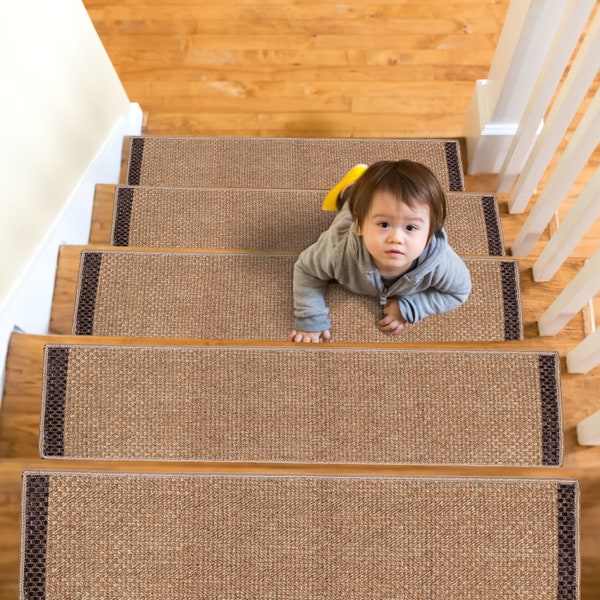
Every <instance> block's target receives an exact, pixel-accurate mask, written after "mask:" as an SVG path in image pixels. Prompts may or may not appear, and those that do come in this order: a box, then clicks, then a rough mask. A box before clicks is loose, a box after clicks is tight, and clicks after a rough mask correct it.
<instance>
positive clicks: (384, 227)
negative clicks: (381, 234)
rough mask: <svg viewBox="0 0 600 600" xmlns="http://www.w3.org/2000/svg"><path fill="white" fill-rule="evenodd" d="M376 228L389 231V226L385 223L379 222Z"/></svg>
mask: <svg viewBox="0 0 600 600" xmlns="http://www.w3.org/2000/svg"><path fill="white" fill-rule="evenodd" d="M377 226H378V227H381V228H382V229H389V227H390V224H389V223H388V222H387V221H381V222H380V223H378V224H377Z"/></svg>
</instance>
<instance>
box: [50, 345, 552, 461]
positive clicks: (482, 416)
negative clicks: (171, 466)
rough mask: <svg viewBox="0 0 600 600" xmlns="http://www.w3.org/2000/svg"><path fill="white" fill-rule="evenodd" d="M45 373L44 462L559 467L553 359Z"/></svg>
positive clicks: (87, 367) (376, 360)
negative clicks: (85, 460)
mask: <svg viewBox="0 0 600 600" xmlns="http://www.w3.org/2000/svg"><path fill="white" fill-rule="evenodd" d="M399 365H402V367H401V368H398V366H399ZM354 373H360V374H366V373H368V379H366V378H365V377H363V376H358V377H357V376H354V375H353V374H354ZM43 374H44V375H43V388H42V390H43V391H42V414H43V416H42V419H41V435H40V452H41V455H42V457H44V458H60V459H62V458H71V459H88V460H89V459H95V460H98V459H101V460H154V461H161V460H170V461H181V460H183V461H205V462H245V463H253V462H264V463H269V462H270V463H339V464H343V463H363V464H426V465H427V464H430V465H436V464H437V465H442V464H449V465H459V464H460V465H495V466H498V465H501V466H530V467H539V466H558V465H560V464H562V446H563V444H562V430H561V426H562V408H561V398H560V369H559V358H558V354H557V353H555V352H527V351H510V350H506V351H500V350H497V351H468V350H466V349H463V350H461V351H455V350H439V349H429V350H426V349H407V348H403V349H398V348H396V349H389V348H388V349H374V348H334V347H332V346H331V345H320V346H316V345H315V346H292V347H290V346H289V345H276V344H273V345H270V346H268V347H267V346H264V345H263V346H259V345H252V344H247V345H245V346H241V345H239V346H235V347H232V346H198V347H190V346H187V347H181V346H179V347H175V346H160V345H152V346H141V345H119V346H113V345H105V344H94V345H92V344H85V345H79V344H60V343H59V344H48V345H47V346H46V347H45V349H44V363H43Z"/></svg>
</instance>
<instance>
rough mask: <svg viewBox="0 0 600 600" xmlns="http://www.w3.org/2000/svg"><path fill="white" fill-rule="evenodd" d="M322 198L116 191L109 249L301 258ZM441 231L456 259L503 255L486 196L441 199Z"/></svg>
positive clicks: (317, 194)
mask: <svg viewBox="0 0 600 600" xmlns="http://www.w3.org/2000/svg"><path fill="white" fill-rule="evenodd" d="M323 197H324V192H322V191H314V190H244V189H205V188H149V187H134V186H120V187H118V188H117V189H116V191H115V205H114V211H113V221H112V230H111V237H110V243H111V244H113V245H115V246H137V247H146V248H227V249H238V250H253V251H256V250H261V251H262V250H267V251H269V250H270V251H285V250H291V251H301V250H303V249H304V248H306V247H307V246H309V245H310V244H312V243H313V242H314V241H315V240H316V239H317V238H318V237H319V235H320V234H321V233H322V232H323V231H325V230H326V229H327V228H328V227H329V225H330V224H331V222H332V221H333V218H334V216H335V213H332V212H327V211H323V210H321V204H322V202H323ZM447 205H448V217H447V219H446V224H445V229H446V233H447V234H448V241H449V242H450V245H451V246H452V247H453V248H454V250H456V252H458V253H459V254H462V255H464V254H474V255H488V254H489V255H496V256H500V255H503V254H504V244H503V240H502V228H501V225H500V217H499V213H498V206H497V201H496V198H495V197H494V196H493V195H481V194H467V193H464V192H451V193H448V194H447Z"/></svg>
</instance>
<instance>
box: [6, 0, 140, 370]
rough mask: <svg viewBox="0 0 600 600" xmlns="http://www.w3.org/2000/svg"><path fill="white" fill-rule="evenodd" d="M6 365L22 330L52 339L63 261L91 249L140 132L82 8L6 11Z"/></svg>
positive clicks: (9, 7)
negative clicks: (124, 150) (98, 206)
mask: <svg viewBox="0 0 600 600" xmlns="http://www.w3.org/2000/svg"><path fill="white" fill-rule="evenodd" d="M0 77H1V79H0V81H1V84H0V86H1V90H0V267H1V268H0V361H1V363H0V364H1V365H2V367H3V366H4V352H5V349H6V343H7V341H8V337H9V335H10V331H12V329H13V327H14V326H17V327H19V328H21V329H22V330H24V331H27V332H30V333H45V332H46V330H47V324H48V315H49V308H50V299H51V293H52V288H53V279H54V271H53V269H54V267H55V265H56V253H57V249H58V246H59V244H61V243H85V242H86V241H87V236H88V233H89V218H90V215H91V205H92V200H93V190H94V184H95V183H100V182H102V183H111V182H113V181H115V182H116V181H117V178H118V168H119V157H120V151H121V144H122V139H123V136H124V135H131V134H137V133H139V132H140V130H141V111H140V109H139V106H137V105H133V104H131V103H130V101H129V99H128V97H127V94H126V93H125V90H124V89H123V86H122V85H121V82H120V81H119V78H118V76H117V74H116V72H115V70H114V68H113V66H112V64H111V62H110V60H109V58H108V56H107V54H106V52H105V50H104V48H103V46H102V44H101V42H100V39H99V38H98V35H97V34H96V31H95V30H94V27H93V25H92V22H91V20H90V19H89V16H88V14H87V12H86V10H85V7H84V6H83V4H82V2H81V0H51V1H49V0H12V1H7V2H4V3H3V6H2V10H1V11H0Z"/></svg>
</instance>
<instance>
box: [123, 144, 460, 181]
mask: <svg viewBox="0 0 600 600" xmlns="http://www.w3.org/2000/svg"><path fill="white" fill-rule="evenodd" d="M400 159H410V160H416V161H419V162H421V163H423V164H424V165H426V166H428V167H429V168H430V169H431V170H432V171H433V172H434V173H435V175H436V176H437V178H438V180H439V181H440V184H441V185H442V188H443V189H444V190H446V191H449V192H452V191H463V190H464V181H463V173H462V163H461V158H460V147H459V144H458V142H457V141H453V140H406V139H404V140H400V139H375V138H373V139H360V138H354V139H327V138H239V137H238V138H236V137H227V138H202V137H151V136H145V137H134V138H132V140H131V149H130V153H129V161H128V165H127V183H128V184H129V185H145V186H152V187H217V188H218V187H231V188H251V189H263V188H278V189H296V190H328V189H330V188H332V187H333V186H334V185H335V184H336V183H337V182H338V181H339V180H340V179H341V178H342V176H343V175H344V174H345V173H346V171H348V170H349V169H350V168H351V167H353V166H354V165H356V164H359V163H366V164H371V163H373V162H375V161H378V160H400Z"/></svg>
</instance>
